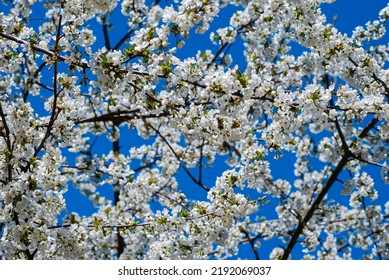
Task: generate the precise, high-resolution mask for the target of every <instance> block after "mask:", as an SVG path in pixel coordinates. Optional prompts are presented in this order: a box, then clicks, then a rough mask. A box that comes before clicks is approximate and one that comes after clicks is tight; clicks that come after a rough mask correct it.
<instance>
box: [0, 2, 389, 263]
mask: <svg viewBox="0 0 389 280" xmlns="http://www.w3.org/2000/svg"><path fill="white" fill-rule="evenodd" d="M4 2H5V4H7V5H5V4H2V5H4V6H2V8H1V11H2V12H1V13H0V73H1V74H0V94H1V99H0V236H1V242H0V257H1V258H2V259H15V258H16V259H19V258H21V259H115V258H120V259H208V258H229V257H239V248H240V247H241V245H242V244H246V245H247V246H248V247H249V248H251V249H250V250H252V256H254V257H255V258H257V259H259V258H260V257H261V258H272V259H289V258H293V256H294V254H295V253H296V254H297V252H299V256H301V257H303V258H306V259H312V258H316V259H350V258H354V257H355V255H354V254H353V253H354V251H355V250H359V248H362V250H364V252H365V253H364V254H365V255H364V257H366V258H371V259H381V258H383V257H384V256H383V254H384V253H383V252H384V249H385V248H386V246H387V245H388V244H389V231H388V227H389V224H388V219H389V203H386V204H385V203H381V204H380V203H376V202H375V201H376V199H377V198H378V196H379V192H378V191H377V186H378V185H384V184H388V183H389V168H388V167H387V165H386V163H385V159H386V158H388V152H389V145H388V142H389V125H388V119H389V106H388V101H389V71H388V69H387V67H386V66H387V64H386V63H387V61H388V50H389V49H388V46H387V45H379V44H375V42H376V41H377V40H378V39H380V38H382V37H383V36H384V34H385V23H386V21H387V20H388V18H389V5H388V6H387V7H386V8H384V9H383V10H382V11H381V12H380V13H379V15H377V18H376V20H374V21H372V22H368V23H367V24H366V25H365V26H364V27H362V26H359V27H356V28H355V30H354V32H353V34H352V35H351V36H347V35H346V34H342V33H341V32H339V31H338V30H337V29H336V28H335V27H334V25H333V24H332V23H330V22H327V19H326V17H325V15H324V14H323V13H322V11H321V9H320V5H321V4H322V3H323V2H327V3H329V2H333V1H331V0H326V1H325V0H283V1H280V0H254V1H245V0H242V1H240V0H235V1H234V0H231V1H228V0H218V1H216V0H183V1H159V0H156V1H155V2H150V1H145V0H123V1H117V0H115V1H108V0H98V1H92V0H60V1H45V2H41V1H39V2H38V1H34V0H28V1H27V0H9V1H4ZM225 10H228V11H233V12H232V13H231V15H229V19H228V21H227V22H229V23H227V25H226V26H221V27H219V26H218V27H215V28H212V26H213V24H214V22H215V21H216V19H217V17H218V15H221V14H222V13H223V11H225ZM115 17H119V18H121V26H118V25H116V26H114V25H113V24H112V22H113V21H114V19H115ZM113 32H115V36H114V35H112V34H113ZM97 34H101V35H97ZM98 36H99V37H98ZM192 37H194V38H196V40H197V44H196V46H195V47H196V51H197V52H195V53H193V54H192V55H182V53H183V52H182V51H183V50H185V48H187V47H188V45H190V44H193V41H191V38H192ZM199 40H201V41H199ZM207 41H209V42H211V43H212V44H213V45H211V47H209V48H208V47H204V45H205V44H203V43H204V42H207ZM199 42H200V43H199ZM236 45H237V46H240V47H239V48H240V50H239V51H231V50H232V49H233V47H234V46H236ZM191 47H192V48H193V46H191ZM301 50H302V51H301ZM184 53H185V52H184ZM186 54H187V53H186ZM239 55H241V57H244V66H242V67H240V66H238V63H237V62H236V61H233V58H235V57H234V56H239ZM241 60H242V61H243V58H241ZM129 131H130V132H131V131H132V132H131V133H132V134H131V133H130V132H129ZM129 135H135V136H136V135H138V136H139V137H141V138H143V139H147V140H144V143H143V144H139V143H135V142H136V141H134V140H133V139H132V138H131V137H129ZM99 138H107V139H109V142H108V143H109V145H106V144H104V147H102V148H101V147H100V148H99V147H97V146H98V145H99V143H101V142H99V141H96V139H99ZM138 142H139V141H138ZM105 143H107V142H105ZM124 143H126V145H129V147H130V148H124V146H125V144H124ZM97 149H100V150H99V151H101V149H103V150H104V152H102V153H100V154H99V153H98V152H97ZM285 154H292V155H293V157H294V159H295V161H294V165H293V166H292V165H291V166H285V167H284V168H285V169H293V170H294V176H295V178H294V179H293V180H290V179H288V178H282V177H281V178H276V177H275V176H274V175H273V174H272V173H271V170H272V166H273V165H274V158H282V157H283V155H285ZM219 158H223V159H226V163H227V164H228V165H225V166H226V168H224V170H222V172H221V173H220V174H218V177H217V178H216V180H214V181H213V182H212V183H211V184H209V182H208V181H207V182H206V179H205V178H209V177H207V176H208V175H207V172H210V170H212V169H211V164H212V163H213V162H215V160H218V159H219ZM280 160H282V159H280ZM370 165H371V166H374V170H377V173H378V174H381V176H373V175H372V174H371V172H368V171H366V167H368V166H370ZM370 170H371V169H370ZM179 173H180V174H181V175H179ZM182 174H183V175H182ZM179 176H185V180H186V181H184V182H182V181H180V180H178V177H179ZM69 188H76V189H78V190H79V191H80V192H81V193H82V194H83V195H85V196H86V197H87V198H89V199H90V201H91V202H93V205H94V206H95V207H96V211H95V213H93V214H92V215H90V216H83V215H80V214H77V213H76V212H69V211H68V212H66V211H65V210H66V209H67V205H68V204H69V203H71V202H70V201H67V200H65V198H64V197H65V196H66V192H67V191H68V189H69ZM105 189H110V190H111V191H112V194H113V195H112V197H109V196H107V195H104V194H103V190H105ZM330 191H331V192H333V193H334V194H335V195H338V194H339V195H340V194H342V195H343V196H339V197H342V199H339V200H336V199H333V197H332V196H330ZM193 192H196V193H201V195H202V196H203V199H193V198H191V197H190V194H191V193H193ZM248 194H249V195H248ZM269 203H270V204H269ZM267 204H269V205H274V213H273V214H272V216H271V217H270V216H268V215H267V214H266V211H264V210H263V208H264V207H268V205H267ZM63 213H65V214H63ZM269 242H273V243H274V244H275V245H274V249H273V250H272V251H271V253H270V254H269V253H267V254H266V255H263V254H262V255H261V244H262V245H263V246H264V244H266V243H269Z"/></svg>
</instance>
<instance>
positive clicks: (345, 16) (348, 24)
mask: <svg viewBox="0 0 389 280" xmlns="http://www.w3.org/2000/svg"><path fill="white" fill-rule="evenodd" d="M162 3H163V1H162ZM386 4H387V1H383V0H338V1H336V2H335V3H332V4H324V5H323V6H322V10H323V12H324V13H325V14H326V15H327V18H328V21H329V22H333V17H334V16H335V15H337V20H336V22H335V26H336V27H337V28H338V29H339V30H340V31H341V32H345V33H347V34H349V35H350V34H351V32H352V30H353V29H354V27H355V26H357V25H363V24H364V23H365V22H366V21H368V20H374V19H376V18H378V12H379V11H380V9H382V8H383V7H384V6H386ZM1 5H2V4H0V11H7V10H8V8H7V7H3V6H1ZM232 13H233V9H232V8H228V9H226V10H225V11H223V12H222V14H221V15H220V16H219V17H218V18H216V19H215V25H214V26H216V27H221V26H227V25H228V22H229V17H230V15H231V14H232ZM41 15H42V10H41V9H39V8H38V9H36V10H35V11H34V16H36V17H38V16H41ZM112 19H113V23H114V24H115V25H116V26H117V27H116V28H115V30H114V31H113V32H112V33H111V40H112V41H113V44H112V45H114V44H115V42H117V41H118V40H119V38H120V36H121V34H123V33H124V32H125V31H124V30H121V29H120V26H126V25H125V24H122V23H121V19H122V18H121V17H120V16H118V17H113V18H112ZM36 24H39V21H36ZM91 26H93V27H96V28H97V29H96V32H97V33H96V35H97V37H98V42H97V47H101V46H103V45H104V41H103V36H102V31H101V28H100V27H99V26H97V24H95V23H92V24H91ZM214 30H215V27H214V28H212V29H211V30H210V31H209V32H208V33H207V34H209V33H210V32H211V31H214ZM206 38H209V37H206ZM387 39H388V36H385V38H384V39H383V40H381V41H382V42H386V43H387V41H388V40H387ZM385 40H386V41H385ZM199 42H201V43H200V44H199ZM173 44H174V42H173ZM207 48H215V46H213V45H212V44H211V43H210V41H209V40H197V39H196V38H194V39H191V40H189V41H188V42H187V43H186V46H185V47H184V48H183V49H182V50H180V51H179V53H178V55H179V56H180V57H186V56H193V55H195V53H196V52H197V50H198V49H202V50H204V49H207ZM241 48H242V45H241V44H239V43H238V44H236V46H234V47H233V48H232V49H231V53H232V54H233V56H234V57H235V58H234V59H235V61H234V62H235V63H237V64H238V65H239V68H240V69H243V70H244V65H245V61H244V60H243V56H242V49H241ZM32 102H36V103H33V104H35V105H36V106H38V107H40V106H41V101H39V100H35V101H32ZM39 104H40V105H39ZM37 112H38V113H40V114H47V113H45V112H43V111H42V109H40V110H37ZM121 131H122V136H123V137H124V138H127V137H128V138H130V139H131V143H130V141H125V140H123V141H121V150H122V151H123V152H124V153H126V151H128V149H129V148H130V145H133V144H134V143H137V144H138V145H141V144H143V143H145V142H144V140H143V139H141V138H140V137H138V136H137V135H136V133H135V132H134V131H132V132H128V131H127V130H126V129H125V128H122V130H121ZM107 146H108V147H111V144H109V142H108V140H107V139H106V137H104V136H103V137H99V138H98V139H97V142H96V144H95V147H96V148H95V149H93V150H92V152H94V153H97V154H102V153H106V152H107V150H106V149H104V148H102V147H107ZM67 157H68V159H69V161H71V160H72V155H70V154H69V155H67ZM269 158H271V156H269ZM225 159H226V158H225V157H224V158H218V159H217V160H216V161H215V162H214V163H213V164H212V166H213V168H208V169H207V170H206V172H207V173H206V175H207V176H206V177H204V179H205V184H206V185H208V186H212V185H213V183H214V181H215V179H216V177H217V176H218V175H220V174H221V173H222V172H223V171H224V170H225V169H227V168H228V166H227V165H226V164H225V162H224V161H225ZM294 160H295V157H294V155H293V154H288V153H285V155H284V157H283V158H281V159H279V160H271V166H272V175H273V177H274V178H275V179H278V178H282V179H286V180H289V181H291V182H293V181H294V180H295V179H296V178H295V176H294V175H293V168H291V167H293V163H294ZM366 170H367V171H368V172H369V173H370V174H374V177H375V178H376V179H377V184H379V185H380V186H379V187H377V189H378V190H379V191H380V195H381V197H380V199H379V201H378V202H379V203H382V204H383V203H384V202H385V201H387V200H388V198H389V188H388V186H385V185H383V183H382V180H381V179H380V176H379V174H380V170H379V169H378V168H377V167H366ZM196 172H197V170H194V174H197V173H196ZM178 180H179V183H180V184H182V185H183V186H185V193H188V191H187V190H188V189H193V190H194V191H189V194H188V196H189V197H193V198H194V199H205V197H206V193H205V191H203V190H199V188H198V187H196V186H194V185H193V184H191V183H190V180H189V179H188V176H187V175H186V174H185V172H183V171H181V172H180V173H179V176H178ZM339 190H340V188H339V186H338V187H337V188H333V190H332V191H331V193H330V196H333V197H334V198H335V199H337V200H342V201H343V200H344V201H345V204H346V205H347V204H348V197H342V196H340V195H339V193H340V191H339ZM102 193H103V194H105V195H107V196H108V197H110V198H112V197H113V194H112V191H111V189H110V188H106V189H105V190H104V191H102ZM65 197H66V199H67V205H68V211H69V213H70V212H71V211H76V212H78V213H79V214H80V215H90V214H91V213H93V212H94V211H95V209H94V208H93V206H92V204H91V203H90V202H89V201H88V200H87V199H86V198H85V197H84V196H83V195H81V194H80V193H79V191H78V190H77V189H75V188H73V187H71V186H70V187H69V191H68V192H67V194H66V195H65ZM276 203H277V201H274V202H272V203H271V204H269V205H267V206H265V207H264V208H263V209H262V211H261V214H262V215H266V216H267V217H268V218H271V217H274V212H273V211H274V210H273V209H272V208H273V207H274V206H275V205H276ZM155 208H158V207H157V206H155ZM64 214H66V213H64ZM277 245H281V243H280V242H278V241H271V242H268V243H263V246H262V248H261V249H260V250H259V254H260V256H261V257H262V258H265V259H266V258H268V256H269V252H270V251H271V250H272V249H273V247H274V246H277ZM241 249H242V251H241V253H240V254H239V257H240V258H248V259H252V258H254V256H253V253H252V251H251V249H249V248H248V246H242V248H241ZM298 249H299V248H298V247H296V248H295V250H294V251H293V253H292V255H293V258H298V257H299V256H300V255H301V254H299V253H298ZM361 253H362V252H361Z"/></svg>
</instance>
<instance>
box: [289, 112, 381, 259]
mask: <svg viewBox="0 0 389 280" xmlns="http://www.w3.org/2000/svg"><path fill="white" fill-rule="evenodd" d="M377 122H378V119H377V118H374V119H372V120H371V122H370V123H369V124H368V125H367V126H366V127H365V128H364V129H363V130H362V132H361V133H360V134H359V135H358V138H357V139H355V140H354V141H353V142H352V143H351V144H350V146H352V145H353V144H355V142H356V141H358V140H359V139H362V138H364V137H366V136H367V134H368V132H369V131H370V130H371V129H372V128H373V127H374V126H375V125H376V124H377ZM351 156H352V153H351V152H350V150H347V152H345V153H344V154H343V156H342V158H341V159H340V161H339V163H338V164H337V166H336V168H335V170H334V171H333V172H332V174H331V176H330V177H329V178H328V181H327V183H326V184H325V186H324V187H323V189H322V190H321V191H320V193H319V194H318V196H317V197H316V199H315V201H314V202H313V203H312V205H311V207H310V208H309V209H308V211H307V213H306V214H305V216H304V218H303V219H302V220H301V221H300V222H299V223H298V225H297V228H296V230H295V231H294V232H293V235H292V237H291V239H290V240H289V242H288V245H287V247H286V248H285V250H284V253H283V255H282V257H281V259H283V260H287V259H288V258H289V255H290V253H291V252H292V250H293V248H294V246H295V245H296V243H297V240H298V237H299V236H300V234H302V232H303V229H304V228H305V226H306V225H307V223H308V222H309V221H310V220H311V218H312V216H313V214H314V213H315V211H316V209H317V208H318V207H319V205H320V203H321V202H322V201H323V199H324V197H325V196H326V194H327V193H328V191H329V190H330V188H331V187H332V185H333V184H334V183H335V182H336V180H337V177H338V176H339V174H340V172H342V170H343V168H344V167H345V166H346V164H347V162H348V160H349V158H350V157H351Z"/></svg>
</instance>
